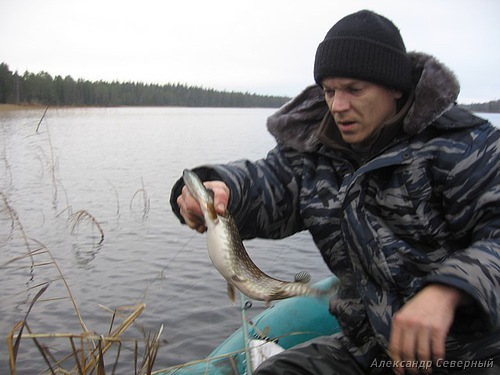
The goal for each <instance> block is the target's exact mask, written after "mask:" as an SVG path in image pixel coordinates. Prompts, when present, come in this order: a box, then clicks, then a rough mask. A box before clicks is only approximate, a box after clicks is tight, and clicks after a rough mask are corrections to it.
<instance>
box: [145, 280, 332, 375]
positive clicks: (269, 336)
mask: <svg viewBox="0 0 500 375" xmlns="http://www.w3.org/2000/svg"><path fill="white" fill-rule="evenodd" d="M336 282H337V279H336V278H335V277H333V276H332V277H329V278H326V279H324V280H322V281H320V282H318V283H316V284H315V286H316V287H318V288H320V289H323V290H327V289H330V288H332V286H333V285H334V284H335V283H336ZM328 301H329V297H328V296H327V297H324V298H318V297H310V296H300V297H292V298H288V299H285V300H283V301H280V302H278V303H276V304H275V305H273V306H271V307H269V308H268V309H266V310H264V311H263V312H261V313H260V314H258V315H257V316H255V317H254V318H252V319H251V320H248V319H247V318H246V314H245V311H242V317H243V324H242V327H240V328H239V329H238V330H237V331H235V332H234V333H233V334H232V335H231V336H229V337H228V338H227V339H226V340H225V341H223V342H222V343H221V344H220V345H219V346H217V348H215V350H214V351H213V352H212V353H210V354H209V355H208V357H207V358H204V359H201V360H199V361H194V362H189V363H186V364H183V365H179V366H175V367H170V368H168V369H165V370H161V371H159V372H154V374H157V375H173V374H176V375H188V374H189V375H198V374H199V375H201V374H209V375H228V374H235V375H241V374H249V375H251V373H252V367H253V366H252V365H251V364H250V365H249V363H248V362H249V358H250V355H249V353H248V351H249V350H250V352H251V354H255V353H254V350H256V351H258V349H260V348H259V346H261V347H262V348H264V347H266V346H268V344H269V347H271V346H272V348H271V349H275V348H280V349H281V350H283V349H288V348H291V347H292V346H295V345H297V344H300V343H302V342H305V341H307V340H310V339H312V338H315V337H318V336H327V335H332V334H334V333H336V332H339V331H340V327H339V325H338V322H337V320H336V319H335V318H334V317H333V316H332V315H331V314H330V313H329V310H328ZM244 309H245V306H242V310H244ZM250 344H253V346H254V347H255V348H256V349H249V347H250V346H251V345H250ZM266 349H267V348H266ZM264 357H265V355H264ZM250 362H252V361H250Z"/></svg>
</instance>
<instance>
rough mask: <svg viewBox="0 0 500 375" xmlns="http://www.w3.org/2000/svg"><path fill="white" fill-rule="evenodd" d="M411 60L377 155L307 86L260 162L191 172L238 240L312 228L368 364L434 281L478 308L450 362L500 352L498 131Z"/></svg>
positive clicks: (462, 311) (430, 64)
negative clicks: (218, 201) (348, 137)
mask: <svg viewBox="0 0 500 375" xmlns="http://www.w3.org/2000/svg"><path fill="white" fill-rule="evenodd" d="M411 59H412V63H413V67H414V75H415V77H416V78H415V80H416V82H415V89H414V95H413V96H412V97H411V98H409V100H408V102H407V103H408V105H407V106H406V108H403V109H401V113H400V115H399V117H397V119H396V121H394V123H392V124H388V125H387V126H386V127H384V130H383V133H382V134H381V135H380V137H379V138H380V139H379V140H378V141H377V143H376V144H375V146H374V147H372V149H370V150H363V152H362V153H360V152H359V151H358V152H353V151H352V149H351V148H350V147H349V146H348V145H346V144H343V142H342V141H341V139H339V137H338V136H337V135H336V134H335V130H334V129H335V126H333V119H332V117H331V116H330V114H329V113H328V111H327V108H326V104H325V102H324V99H323V95H322V92H321V89H319V88H318V87H313V86H311V87H309V88H307V89H306V90H305V91H304V92H303V93H302V94H300V95H299V96H298V97H296V98H295V99H293V100H292V101H291V102H289V103H287V104H286V105H285V106H284V107H282V108H281V109H280V110H279V111H278V112H276V113H275V114H274V115H272V116H271V117H270V118H269V120H268V129H269V131H270V132H271V133H272V134H273V135H274V137H275V138H276V140H277V146H276V147H275V148H274V149H273V150H272V151H270V153H269V154H268V156H267V157H266V158H265V159H262V160H259V161H256V162H250V161H237V162H234V163H231V164H227V165H214V166H207V167H202V168H199V169H197V172H198V173H199V174H200V175H201V176H202V178H204V179H222V180H224V181H225V182H226V183H227V184H228V186H229V187H230V191H231V197H230V203H229V211H230V212H232V213H233V215H234V216H235V218H236V221H237V223H238V226H239V228H240V230H241V234H242V237H243V238H254V237H264V238H283V237H286V236H289V235H291V234H293V233H296V232H298V231H301V230H309V231H310V233H311V234H312V236H313V238H314V241H315V243H316V244H317V246H318V248H319V250H320V252H321V254H322V256H323V258H324V260H325V262H326V263H327V265H328V266H329V268H330V269H331V270H332V272H333V273H334V274H335V275H336V276H337V277H338V278H339V280H340V283H341V284H340V285H341V288H340V291H339V295H338V296H337V297H336V298H335V299H334V300H333V301H332V303H331V311H332V313H333V314H334V315H335V316H336V317H337V319H338V320H339V323H340V324H341V327H342V330H343V334H344V336H343V338H342V340H343V342H344V343H345V345H347V346H348V347H349V348H350V350H351V352H352V353H353V354H354V355H356V356H357V357H358V358H359V360H360V363H361V365H362V366H363V365H365V366H369V364H370V363H371V361H372V359H373V356H374V355H375V353H376V352H377V351H379V350H380V348H386V347H387V345H388V340H389V334H390V326H391V319H392V316H393V315H394V313H395V312H396V311H397V310H398V309H400V308H401V307H402V305H403V304H404V303H405V302H406V301H407V300H408V299H409V298H411V297H412V296H413V295H415V293H417V292H418V291H419V290H420V289H421V288H423V287H424V286H425V285H427V284H429V283H442V284H446V285H450V286H453V287H456V288H458V289H460V290H462V291H464V292H465V293H467V294H468V295H469V296H471V297H472V300H473V301H474V302H473V303H472V304H471V305H468V306H464V307H460V308H459V309H458V310H457V312H456V316H455V322H454V324H453V326H452V329H451V331H450V334H449V337H448V341H447V351H446V353H447V359H465V358H467V359H470V358H474V359H487V358H491V357H493V356H499V355H500V316H499V312H500V174H499V168H500V141H499V138H500V130H498V129H496V128H495V127H493V126H492V125H491V124H489V123H488V122H487V121H485V120H483V119H480V118H478V117H476V116H473V115H472V114H470V113H468V112H466V111H464V110H462V109H459V108H458V107H456V106H455V104H454V103H455V100H456V97H457V95H458V92H459V85H458V83H457V81H456V79H455V76H454V74H453V73H452V72H451V71H449V70H448V69H447V68H446V67H445V66H443V65H442V64H441V63H439V62H438V61H436V60H435V59H434V58H432V57H431V56H428V55H424V54H417V53H412V54H411ZM384 132H385V133H384ZM179 188H180V185H179V184H178V185H177V186H176V187H174V192H173V195H172V203H173V205H172V207H173V208H174V210H175V211H176V212H178V209H177V207H176V205H175V203H174V202H175V197H176V196H177V194H178V191H179ZM175 191H177V193H176V192H175Z"/></svg>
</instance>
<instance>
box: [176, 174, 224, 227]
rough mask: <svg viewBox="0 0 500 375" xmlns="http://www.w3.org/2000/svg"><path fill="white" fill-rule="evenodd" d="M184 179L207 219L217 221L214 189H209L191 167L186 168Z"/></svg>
mask: <svg viewBox="0 0 500 375" xmlns="http://www.w3.org/2000/svg"><path fill="white" fill-rule="evenodd" d="M182 179H183V180H184V184H185V185H186V187H187V189H188V191H189V193H190V194H191V195H192V196H193V198H194V199H195V200H196V201H197V202H198V204H199V205H200V208H201V211H202V212H203V216H204V217H205V221H208V220H210V221H211V222H217V213H216V212H215V204H214V192H213V190H212V189H207V188H206V187H205V185H204V184H203V182H202V181H201V180H200V178H199V177H198V175H197V174H196V173H194V172H193V171H191V170H189V169H185V170H184V172H183V174H182Z"/></svg>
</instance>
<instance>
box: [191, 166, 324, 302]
mask: <svg viewBox="0 0 500 375" xmlns="http://www.w3.org/2000/svg"><path fill="white" fill-rule="evenodd" d="M183 180H184V183H185V185H186V187H187V189H188V190H189V192H190V193H191V195H192V196H193V197H194V198H195V199H196V201H197V202H198V203H199V204H200V207H201V210H202V212H203V217H204V219H205V226H206V227H207V233H206V239H207V247H208V255H209V257H210V260H211V261H212V263H213V264H214V266H215V268H216V269H217V270H218V271H219V272H220V274H221V275H222V276H223V277H224V278H225V279H226V281H227V286H228V296H229V298H230V300H231V301H233V302H234V299H235V295H234V292H235V291H234V288H237V289H238V290H239V291H241V292H242V293H243V294H245V295H246V296H247V297H249V298H251V299H254V300H258V301H265V302H266V303H269V302H270V301H272V300H279V299H285V298H289V297H293V296H299V295H311V296H317V297H320V296H324V295H327V294H329V293H330V292H331V291H330V290H326V291H324V290H320V289H317V288H314V287H311V286H309V281H310V279H311V277H310V276H309V274H308V273H306V272H300V273H298V274H296V275H295V280H294V281H293V282H287V281H282V280H278V279H275V278H273V277H270V276H268V275H266V274H265V273H264V272H262V271H261V270H260V269H259V268H258V267H257V266H256V265H255V263H254V262H253V261H252V259H251V258H250V256H249V255H248V253H247V251H246V249H245V246H244V245H243V242H242V240H241V238H240V233H239V230H238V227H237V226H236V223H235V221H234V219H233V217H232V216H231V215H230V214H229V213H228V212H226V213H225V214H224V215H218V214H217V213H216V212H215V206H214V193H213V191H212V190H210V189H207V188H206V187H205V185H203V183H202V181H201V180H200V178H199V177H198V176H197V175H196V174H195V173H194V172H192V171H190V170H188V169H185V170H184V173H183Z"/></svg>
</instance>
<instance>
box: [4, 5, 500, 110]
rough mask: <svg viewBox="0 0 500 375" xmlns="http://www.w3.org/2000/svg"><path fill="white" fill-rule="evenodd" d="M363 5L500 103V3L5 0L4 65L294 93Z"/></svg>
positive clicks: (469, 87) (465, 92)
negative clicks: (324, 45) (328, 41)
mask: <svg viewBox="0 0 500 375" xmlns="http://www.w3.org/2000/svg"><path fill="white" fill-rule="evenodd" d="M360 9H371V10H374V11H376V12H378V13H381V14H383V15H385V16H386V17H388V18H390V19H391V20H393V21H394V23H395V24H396V25H397V26H398V27H399V29H400V30H401V34H402V35H403V38H404V40H405V43H406V47H407V50H409V51H422V52H427V53H431V54H433V55H435V56H436V57H437V58H438V59H439V60H441V61H442V62H444V63H445V64H446V65H448V66H449V67H450V68H451V69H452V70H453V71H455V73H456V74H457V76H458V78H459V80H460V82H461V86H462V89H461V94H460V97H459V101H460V102H461V103H469V102H476V101H489V100H493V99H500V48H499V45H500V27H499V26H498V23H499V21H500V1H498V0H409V1H401V0H377V1H373V0H372V1H368V0H343V1H339V0H308V1H305V0H245V1H243V0H134V1H130V0H0V62H5V63H7V64H8V65H9V68H10V70H11V71H16V70H17V71H18V72H19V73H20V74H22V73H24V72H25V71H26V70H28V71H30V72H33V73H38V72H40V71H45V72H48V73H49V74H51V75H52V76H56V75H61V76H63V77H64V76H66V75H70V76H72V77H73V78H74V79H77V78H84V79H89V80H105V81H112V80H118V81H139V82H146V83H159V84H165V83H186V84H188V85H197V86H203V87H208V88H215V89H221V90H235V91H249V92H255V93H259V94H269V95H286V96H294V95H296V94H297V93H298V92H300V90H301V89H302V88H303V87H305V86H306V85H309V84H311V83H313V76H312V70H313V62H314V54H315V52H316V48H317V46H318V44H319V43H320V42H321V41H322V40H323V38H324V36H325V34H326V32H327V31H328V30H329V29H330V27H331V26H332V25H333V24H334V23H335V22H336V21H338V20H339V19H340V18H342V17H343V16H345V15H347V14H350V13H353V12H355V11H357V10H360Z"/></svg>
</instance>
